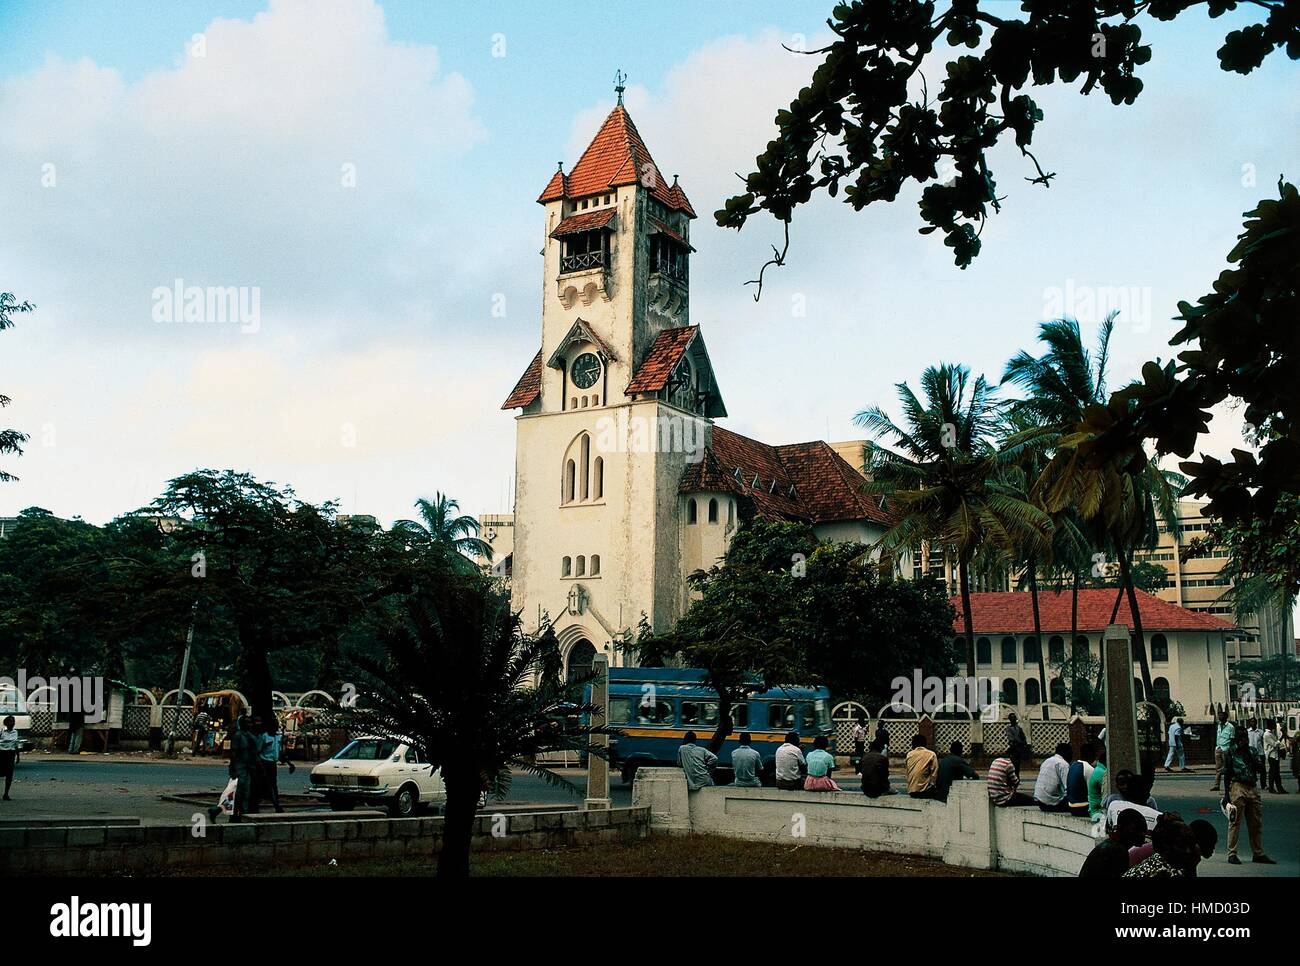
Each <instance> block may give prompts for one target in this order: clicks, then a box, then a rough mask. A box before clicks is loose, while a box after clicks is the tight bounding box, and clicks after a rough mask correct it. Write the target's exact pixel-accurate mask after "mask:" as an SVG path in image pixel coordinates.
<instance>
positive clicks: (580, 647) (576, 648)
mask: <svg viewBox="0 0 1300 966" xmlns="http://www.w3.org/2000/svg"><path fill="white" fill-rule="evenodd" d="M595 660H596V648H595V647H594V646H593V645H592V643H591V641H589V640H587V639H586V638H585V637H583V638H580V639H579V640H577V641H574V643H573V646H572V647H571V648H569V657H568V660H567V661H566V662H565V665H566V666H565V674H564V679H565V680H566V681H579V680H582V679H583V678H585V677H587V676H589V675H590V674H591V666H592V664H593V663H595Z"/></svg>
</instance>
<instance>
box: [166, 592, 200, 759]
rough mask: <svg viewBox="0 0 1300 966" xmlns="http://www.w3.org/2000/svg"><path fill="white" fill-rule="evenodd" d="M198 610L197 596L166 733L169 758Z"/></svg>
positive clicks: (174, 745) (173, 752)
mask: <svg viewBox="0 0 1300 966" xmlns="http://www.w3.org/2000/svg"><path fill="white" fill-rule="evenodd" d="M198 612H199V601H198V598H195V599H194V604H193V606H192V607H190V629H189V632H188V633H186V635H185V656H184V657H183V658H181V681H180V684H178V685H176V706H175V707H174V708H173V711H172V725H171V729H170V733H169V734H168V735H167V757H168V758H171V757H173V756H175V754H176V726H177V725H178V724H179V723H180V719H181V697H182V695H184V694H185V679H186V678H187V677H188V676H189V673H190V649H191V648H192V647H193V646H194V618H195V617H196V616H197V615H198Z"/></svg>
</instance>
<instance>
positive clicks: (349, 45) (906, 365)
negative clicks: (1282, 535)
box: [0, 0, 1300, 524]
mask: <svg viewBox="0 0 1300 966" xmlns="http://www.w3.org/2000/svg"><path fill="white" fill-rule="evenodd" d="M831 6H832V4H831V3H830V2H829V0H823V2H814V3H804V2H794V0H783V2H779V3H768V2H757V0H753V2H744V3H742V2H717V3H709V4H699V3H685V2H674V0H657V2H655V3H653V4H651V3H641V2H625V3H618V4H610V3H608V2H602V3H586V2H568V0H564V2H554V3H548V4H538V3H531V2H517V3H478V4H472V5H467V4H459V3H457V4H452V3H432V2H411V3H405V2H386V3H382V4H381V3H376V2H372V0H271V2H245V0H241V2H208V3H200V2H189V0H176V2H167V3H149V2H143V0H122V2H117V3H114V4H101V3H98V2H89V0H86V2H81V0H65V2H62V3H58V4H51V3H44V2H33V0H6V2H5V3H4V4H0V36H3V37H4V38H5V45H4V50H5V56H4V58H3V59H0V212H4V216H3V222H4V224H3V230H0V291H12V292H14V293H15V294H16V295H17V296H18V298H19V299H20V300H21V299H28V300H30V301H32V302H35V303H36V304H37V307H38V308H37V311H36V312H34V313H31V314H27V315H22V316H19V317H18V320H17V321H18V325H17V328H15V329H13V330H11V331H7V332H5V333H3V334H2V335H0V392H3V393H4V394H5V395H8V396H10V397H12V399H13V403H12V405H11V406H10V407H9V408H8V409H6V410H5V411H4V413H3V416H2V417H0V423H2V424H3V425H5V426H12V427H17V428H21V429H22V430H24V431H26V432H29V433H30V434H31V436H32V438H31V441H30V443H29V444H28V446H27V451H26V453H25V455H23V456H22V457H21V458H18V459H13V458H6V459H5V460H4V461H3V463H2V464H0V465H2V467H3V468H4V469H6V470H8V471H10V472H13V473H15V474H16V475H17V476H18V477H19V481H18V482H15V483H8V484H4V485H0V516H3V515H12V514H15V513H17V512H18V511H19V510H21V509H22V508H24V507H28V506H33V505H35V506H42V507H45V508H46V509H48V510H51V511H53V512H54V513H56V514H58V515H60V516H69V517H70V516H81V517H83V518H85V519H87V520H90V521H93V522H97V523H101V522H105V521H107V520H109V519H111V518H112V517H113V516H115V515H118V514H120V513H124V512H127V511H130V510H132V509H135V508H138V507H141V506H144V505H146V504H147V503H149V501H150V500H152V499H153V498H154V497H156V496H157V495H158V494H159V493H160V492H161V491H162V489H163V488H164V486H165V485H166V481H167V480H168V479H170V478H172V477H175V476H177V475H179V474H181V473H184V472H187V471H189V470H192V469H195V468H199V467H211V468H215V469H223V468H227V467H229V468H234V469H237V470H246V471H248V472H251V473H254V474H255V475H257V476H258V477H260V478H262V479H267V480H273V481H276V482H279V483H285V484H291V485H292V486H293V487H294V488H295V489H296V491H297V492H298V493H299V495H300V496H302V497H303V498H304V499H307V500H311V501H314V502H319V501H324V500H329V499H334V500H337V501H338V502H339V504H340V511H341V512H345V513H370V514H374V515H375V516H377V517H378V518H379V519H380V521H381V522H383V523H385V524H387V523H389V522H391V521H392V520H393V519H397V518H401V517H405V516H409V515H411V513H412V510H411V505H412V503H413V502H414V500H415V499H416V498H417V497H421V496H432V495H433V493H434V492H435V491H443V492H446V493H449V494H451V495H452V496H453V497H455V498H457V499H459V501H460V503H461V506H462V508H463V509H464V510H465V511H467V512H470V513H474V514H478V513H485V512H487V513H490V512H502V511H508V510H509V508H510V507H509V500H510V488H511V478H512V476H513V459H514V426H513V422H512V419H513V415H514V414H513V413H512V412H502V411H501V410H500V409H499V407H500V404H501V402H502V400H503V399H504V398H505V397H506V395H507V394H508V393H509V391H510V389H511V387H512V386H513V385H514V382H515V380H516V379H517V378H518V376H519V374H520V373H521V372H522V371H523V369H524V367H525V366H526V365H527V363H528V362H529V360H530V359H531V358H532V356H533V354H534V353H535V352H536V349H537V345H538V343H539V340H540V332H541V300H542V298H543V296H544V294H545V292H546V291H547V288H546V284H545V283H546V280H545V279H543V278H542V262H541V258H540V256H539V250H540V248H541V243H542V227H543V220H542V209H541V207H540V206H538V205H537V204H536V203H535V199H536V197H537V195H538V194H539V193H540V192H541V190H542V188H543V187H544V186H545V184H546V182H547V179H548V178H549V176H550V174H551V173H552V172H553V171H554V170H555V166H556V162H557V161H560V160H563V161H564V162H565V165H566V168H568V167H571V166H572V164H573V163H574V162H575V161H576V160H577V157H578V155H579V154H580V153H581V150H582V148H583V147H584V146H585V145H586V143H587V141H588V140H589V139H590V137H591V136H592V135H593V134H594V133H595V131H596V128H597V127H598V125H599V123H600V121H601V120H602V119H603V117H604V116H605V115H606V114H607V113H608V111H609V110H610V109H611V108H612V107H613V104H614V91H613V83H614V82H613V78H614V74H615V71H616V70H618V69H621V70H623V71H625V72H626V73H627V75H628V77H629V81H628V90H627V95H626V103H627V106H628V110H629V112H630V113H631V115H632V117H633V119H634V120H635V122H636V124H637V127H638V129H639V130H640V132H641V134H642V136H643V137H644V139H645V141H646V143H647V145H648V146H649V149H650V151H651V152H652V154H653V155H654V158H655V160H656V162H657V163H658V166H659V167H660V169H661V170H662V171H664V172H665V174H679V175H680V179H681V184H682V186H683V187H684V188H685V190H686V191H687V193H688V194H689V196H690V198H691V200H692V202H693V204H694V207H695V208H696V210H697V211H698V212H699V213H700V218H699V220H698V221H696V222H695V224H694V225H693V228H692V242H693V244H694V245H695V247H696V248H697V249H698V253H697V254H696V255H695V256H693V258H694V264H693V265H692V269H691V283H692V292H691V297H692V301H691V318H692V321H693V322H695V323H697V324H700V325H701V326H703V328H704V331H705V333H706V336H707V339H708V345H709V350H710V353H711V357H712V360H713V364H714V368H715V371H716V374H717V378H718V380H719V387H720V389H721V391H722V394H723V396H724V398H725V400H726V404H727V409H728V411H729V412H730V413H731V415H730V416H729V417H727V418H726V419H725V420H723V421H722V423H721V424H722V425H725V426H727V427H728V428H730V429H732V430H735V431H737V432H741V433H745V434H748V435H752V436H755V437H757V438H760V439H763V440H765V441H767V442H771V443H786V442H796V441H803V440H810V439H822V438H826V439H832V440H839V439H852V438H858V437H860V436H861V435H862V434H861V432H860V431H859V430H857V429H856V428H855V427H854V425H853V422H852V420H853V416H854V415H855V414H856V413H857V412H859V411H860V410H862V409H865V408H867V407H869V406H872V405H877V404H878V405H883V406H885V407H886V408H887V409H890V410H891V411H894V412H896V411H897V410H896V406H895V390H894V384H895V383H898V382H900V381H904V380H907V381H910V382H911V383H912V384H913V385H914V386H915V385H916V381H917V379H918V377H919V375H920V373H921V371H922V370H923V369H924V368H925V367H926V366H927V365H931V364H935V363H937V362H940V361H954V362H962V363H964V364H966V365H968V366H970V367H971V369H972V370H974V371H975V372H977V373H985V374H987V375H988V376H989V377H990V378H992V379H993V380H994V381H996V380H997V379H998V378H1000V376H1001V372H1002V368H1003V366H1004V364H1005V362H1006V360H1007V359H1008V358H1010V357H1011V356H1012V355H1013V354H1014V353H1015V352H1016V351H1018V350H1019V349H1021V348H1031V349H1032V348H1034V338H1035V334H1036V328H1037V324H1038V322H1039V321H1041V320H1043V319H1045V318H1049V317H1052V316H1055V315H1059V314H1062V313H1063V312H1067V313H1071V314H1075V315H1077V316H1078V317H1079V319H1080V322H1081V324H1082V325H1083V327H1084V330H1085V332H1087V333H1092V332H1093V331H1095V328H1096V326H1097V323H1098V322H1099V321H1100V318H1101V316H1102V315H1103V314H1104V312H1105V308H1106V306H1107V304H1114V305H1117V306H1119V307H1121V308H1122V310H1123V311H1122V314H1121V316H1120V319H1119V324H1118V327H1117V329H1116V332H1115V337H1114V340H1113V343H1112V350H1113V355H1112V369H1111V373H1112V374H1111V382H1112V384H1113V385H1118V384H1121V383H1122V382H1124V381H1127V380H1128V379H1130V378H1132V377H1134V376H1135V375H1136V374H1137V371H1138V369H1139V367H1140V365H1141V363H1142V362H1143V361H1145V360H1147V359H1150V358H1154V357H1163V358H1166V359H1167V358H1168V357H1169V356H1170V355H1171V354H1172V353H1171V350H1170V348H1169V347H1168V345H1167V343H1168V339H1169V337H1170V336H1171V335H1172V334H1173V332H1175V331H1176V330H1177V328H1178V325H1177V323H1175V322H1173V321H1172V316H1174V315H1175V314H1176V312H1177V309H1176V305H1177V302H1178V301H1180V300H1189V301H1194V300H1195V299H1196V298H1197V297H1199V296H1200V295H1202V294H1204V293H1205V292H1207V291H1209V290H1210V287H1211V285H1212V282H1213V280H1214V278H1215V277H1216V276H1217V275H1218V273H1219V272H1220V271H1221V270H1223V269H1224V268H1225V267H1226V262H1225V255H1226V253H1227V252H1228V251H1229V250H1230V248H1231V247H1232V245H1233V241H1234V238H1235V236H1236V234H1237V233H1238V232H1239V231H1240V227H1241V221H1242V213H1243V212H1244V211H1246V210H1248V209H1250V208H1252V207H1253V206H1254V205H1255V203H1256V202H1257V201H1258V200H1259V199H1260V198H1263V197H1268V196H1276V188H1275V184H1276V181H1277V178H1278V176H1279V175H1281V174H1285V175H1287V176H1288V177H1289V178H1290V179H1292V180H1294V179H1295V178H1296V177H1298V176H1300V174H1298V172H1300V134H1298V132H1300V99H1298V98H1297V97H1296V92H1297V90H1300V84H1298V83H1297V81H1298V80H1300V76H1298V74H1300V67H1298V66H1297V65H1296V64H1295V63H1294V62H1291V61H1287V60H1286V59H1285V58H1283V57H1281V56H1280V55H1274V56H1271V57H1270V58H1269V59H1268V61H1266V63H1265V65H1264V66H1263V68H1261V69H1260V70H1258V71H1256V72H1255V73H1253V74H1251V75H1250V76H1248V77H1241V76H1239V75H1235V74H1231V75H1230V74H1225V73H1224V72H1222V71H1221V70H1219V68H1218V64H1217V60H1216V58H1215V50H1216V49H1217V48H1218V47H1219V45H1220V44H1221V43H1222V38H1223V36H1224V34H1225V33H1226V32H1227V31H1228V30H1230V29H1232V26H1233V25H1234V23H1235V22H1240V21H1242V20H1244V19H1249V18H1250V15H1249V14H1245V13H1241V14H1234V15H1228V16H1225V17H1222V18H1220V19H1218V20H1210V19H1208V18H1207V17H1206V16H1205V15H1204V13H1203V12H1202V11H1199V10H1197V11H1193V12H1192V13H1191V14H1188V15H1184V16H1183V17H1181V18H1180V19H1179V21H1178V22H1175V23H1173V24H1160V23H1155V22H1153V21H1150V20H1149V19H1144V20H1143V21H1142V29H1143V32H1144V35H1145V38H1146V40H1147V42H1149V43H1151V44H1152V46H1153V56H1152V60H1151V62H1150V63H1149V64H1147V65H1145V67H1144V68H1142V70H1141V72H1140V76H1141V77H1142V78H1143V80H1144V82H1145V84H1146V89H1145V90H1144V92H1143V93H1142V95H1141V96H1140V97H1139V98H1138V100H1137V102H1136V104H1134V105H1133V106H1129V107H1115V106H1113V105H1111V104H1110V102H1109V100H1108V99H1107V98H1105V97H1104V95H1102V94H1101V93H1100V92H1097V93H1094V94H1093V95H1091V96H1088V97H1082V96H1080V95H1079V93H1078V92H1077V90H1076V89H1072V88H1071V87H1067V86H1063V85H1062V86H1054V87H1050V88H1039V89H1034V90H1032V91H1030V93H1031V96H1033V97H1034V98H1035V99H1036V100H1037V101H1038V102H1039V104H1040V106H1041V107H1042V108H1043V110H1044V112H1045V114H1046V118H1045V120H1044V121H1043V122H1042V123H1041V124H1040V125H1039V128H1038V131H1037V133H1036V135H1035V140H1034V150H1035V154H1036V156H1037V157H1038V158H1039V160H1040V161H1041V162H1042V163H1043V165H1044V167H1045V168H1048V169H1049V170H1052V171H1055V172H1056V173H1057V178H1056V180H1055V181H1054V182H1053V183H1052V187H1051V188H1050V189H1046V190H1045V189H1043V188H1041V187H1035V186H1031V185H1030V184H1028V183H1027V182H1026V181H1025V180H1024V179H1025V177H1026V176H1028V175H1031V174H1032V173H1033V172H1032V170H1031V169H1030V167H1029V165H1028V162H1026V161H1024V160H1022V159H1021V158H1020V157H1019V155H1018V152H1016V151H1015V150H1014V148H1011V149H1007V148H1002V147H1000V148H999V149H997V150H996V151H995V152H994V154H993V155H992V161H993V168H994V171H995V174H996V177H997V179H998V185H999V191H1000V193H1001V194H1003V195H1005V201H1004V203H1003V210H1002V212H1001V213H1000V214H997V215H996V216H994V217H993V219H992V220H991V222H990V223H989V224H988V225H987V226H986V228H985V230H984V233H983V236H982V238H983V243H984V247H983V251H982V253H981V254H980V256H979V257H978V258H977V259H976V260H975V262H974V264H973V265H972V266H971V267H970V268H969V269H967V270H965V271H963V270H960V269H958V268H956V267H955V266H954V265H953V264H952V260H951V258H950V256H949V253H948V250H947V249H945V248H944V247H943V245H942V236H941V235H938V234H935V235H930V236H923V235H920V234H918V232H917V228H918V227H920V225H921V223H920V221H919V216H918V213H917V210H916V199H917V196H918V191H917V190H915V189H913V190H909V191H907V192H905V193H904V195H903V196H902V198H901V199H900V200H899V201H898V202H897V203H895V204H893V205H874V206H872V207H871V208H869V209H867V210H866V211H865V212H860V213H855V212H853V211H852V209H850V208H848V207H847V206H845V205H843V204H842V203H840V202H837V201H832V200H828V199H821V200H819V201H816V202H814V203H813V204H811V205H809V206H807V207H806V208H805V209H804V210H802V211H800V212H799V214H798V215H797V217H796V220H795V222H794V225H793V229H792V246H791V250H790V257H789V261H788V264H787V265H786V266H785V267H783V268H780V269H777V270H771V271H769V272H768V273H767V284H766V286H765V289H764V292H763V297H762V299H761V301H759V302H755V301H754V299H753V295H752V293H753V288H752V286H751V287H746V286H745V284H744V283H745V281H746V280H748V279H750V278H753V277H754V274H755V272H756V270H757V267H758V266H759V265H760V264H761V263H762V262H763V260H764V259H765V258H766V257H767V255H768V252H769V246H770V245H771V244H772V243H773V242H776V241H777V240H778V238H779V234H778V230H777V226H776V225H775V223H773V222H771V221H770V220H764V219H761V218H755V219H753V220H752V221H751V223H750V224H749V225H748V226H747V227H746V228H745V229H744V231H743V232H740V233H736V232H735V231H732V230H724V229H720V228H717V227H716V226H715V225H714V224H713V219H712V217H711V213H712V212H713V211H714V210H715V209H717V208H719V207H721V205H722V202H723V201H724V199H725V198H726V197H727V196H728V195H730V194H732V193H734V192H735V191H736V189H737V188H738V186H739V184H740V183H739V181H738V180H737V177H736V173H737V172H740V173H745V172H747V171H749V170H750V168H751V166H752V161H753V158H754V156H755V155H756V154H758V153H759V152H760V151H761V150H762V149H763V147H764V145H765V144H766V142H767V141H768V140H769V138H770V137H771V136H772V135H773V132H774V127H773V116H774V114H775V112H776V110H777V109H778V108H779V107H781V106H784V105H785V104H787V103H788V102H789V100H790V99H791V98H792V97H793V96H794V95H795V94H796V93H797V91H798V89H799V87H800V86H801V84H802V83H803V82H804V81H805V80H806V79H807V78H808V77H809V76H810V74H811V72H812V69H813V68H814V66H815V64H816V62H817V59H816V58H815V57H810V56H804V55H799V54H796V53H791V52H790V51H788V50H786V49H784V47H783V45H785V46H789V47H794V48H796V49H812V48H815V47H816V46H817V45H818V44H819V43H821V42H824V41H825V40H826V39H827V38H828V31H827V29H826V25H825V20H826V17H827V15H828V14H829V11H830V8H831ZM1007 6H1008V13H1014V11H1015V6H1014V5H1011V4H1008V5H1007ZM937 70H938V67H937V66H936V68H935V69H931V70H929V75H930V83H931V89H933V88H934V87H936V86H937V85H938V83H939V81H938V76H939V75H938V74H937ZM1075 86H1076V87H1077V85H1075ZM178 279H180V280H183V285H185V286H203V287H208V286H214V287H215V286H219V287H223V288H224V287H233V288H236V289H238V290H239V291H240V292H241V293H242V294H243V295H244V296H245V297H246V301H245V305H246V307H247V308H248V309H249V314H248V315H247V316H245V317H244V321H242V322H239V321H227V322H216V323H192V322H185V321H184V319H183V318H172V319H170V320H169V319H168V318H167V312H166V308H167V305H166V303H167V298H166V294H165V293H167V292H170V291H171V290H172V288H173V286H174V285H175V284H176V280H178ZM254 298H256V301H255V302H254ZM254 307H256V311H255V312H254V311H252V310H253V308H254ZM1203 442H1204V446H1203V449H1204V451H1206V452H1211V453H1220V454H1222V453H1226V451H1227V450H1228V449H1229V448H1230V447H1232V446H1240V445H1241V439H1240V420H1239V419H1238V418H1237V417H1236V416H1235V415H1234V414H1233V413H1231V412H1223V413H1219V414H1216V418H1215V420H1214V422H1213V425H1212V433H1211V436H1210V437H1208V438H1207V439H1205V440H1204V441H1203Z"/></svg>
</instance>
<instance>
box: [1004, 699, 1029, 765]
mask: <svg viewBox="0 0 1300 966" xmlns="http://www.w3.org/2000/svg"><path fill="white" fill-rule="evenodd" d="M1007 756H1008V757H1009V758H1010V759H1011V763H1012V765H1014V766H1015V769H1016V775H1017V776H1019V775H1020V766H1021V764H1022V763H1023V762H1024V761H1025V759H1027V758H1028V757H1029V738H1028V737H1027V736H1026V735H1025V729H1024V728H1022V727H1020V719H1019V718H1017V717H1016V713H1015V712H1014V711H1013V712H1011V714H1010V715H1009V716H1008V717H1007Z"/></svg>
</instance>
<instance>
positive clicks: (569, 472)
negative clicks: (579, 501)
mask: <svg viewBox="0 0 1300 966" xmlns="http://www.w3.org/2000/svg"><path fill="white" fill-rule="evenodd" d="M577 479H578V464H577V463H575V462H574V461H573V460H569V461H568V462H567V463H565V464H564V502H565V503H572V502H573V496H574V493H575V492H576V488H577Z"/></svg>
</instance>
